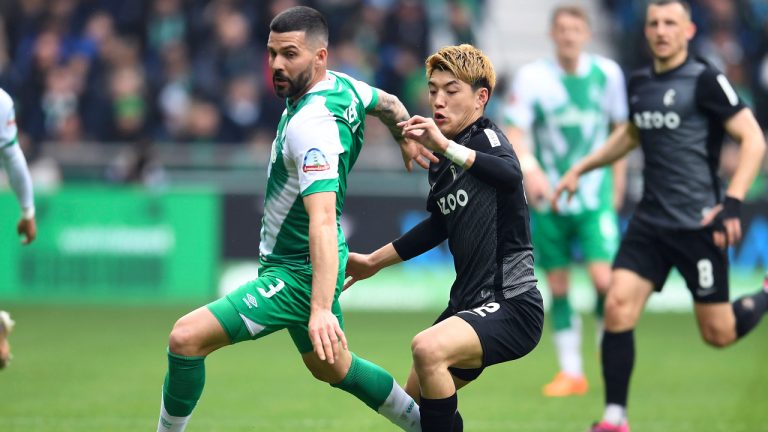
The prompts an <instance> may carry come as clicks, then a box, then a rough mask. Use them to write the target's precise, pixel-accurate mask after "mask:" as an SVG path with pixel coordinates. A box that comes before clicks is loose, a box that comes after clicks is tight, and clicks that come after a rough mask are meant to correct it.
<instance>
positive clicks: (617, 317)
mask: <svg viewBox="0 0 768 432" xmlns="http://www.w3.org/2000/svg"><path fill="white" fill-rule="evenodd" d="M651 293H653V283H652V282H651V281H650V280H648V279H646V278H644V277H643V276H641V275H639V274H637V273H635V272H634V271H632V270H627V269H622V268H619V269H614V271H613V272H612V274H611V284H610V288H608V294H607V296H606V298H605V329H606V330H608V331H611V332H614V333H615V332H622V331H627V330H630V329H632V328H634V327H635V325H636V324H637V321H638V319H639V318H640V314H641V313H642V311H643V308H644V307H645V303H646V302H647V301H648V297H650V295H651Z"/></svg>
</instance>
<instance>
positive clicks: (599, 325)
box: [595, 318, 605, 350]
mask: <svg viewBox="0 0 768 432" xmlns="http://www.w3.org/2000/svg"><path fill="white" fill-rule="evenodd" d="M603 330H605V320H604V319H602V318H595V341H597V349H598V350H600V347H602V345H603Z"/></svg>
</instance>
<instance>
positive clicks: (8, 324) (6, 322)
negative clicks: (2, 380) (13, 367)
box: [0, 311, 15, 369]
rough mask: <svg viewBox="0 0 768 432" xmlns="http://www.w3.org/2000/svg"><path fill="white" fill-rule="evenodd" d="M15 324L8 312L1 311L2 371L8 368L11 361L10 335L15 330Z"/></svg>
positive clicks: (0, 349) (0, 345) (0, 356)
mask: <svg viewBox="0 0 768 432" xmlns="http://www.w3.org/2000/svg"><path fill="white" fill-rule="evenodd" d="M14 324H15V323H14V322H13V320H12V319H11V315H10V314H9V313H8V312H6V311H0V369H3V368H5V367H6V366H8V363H9V362H10V361H11V345H10V344H9V343H8V335H10V334H11V331H12V330H13V326H14Z"/></svg>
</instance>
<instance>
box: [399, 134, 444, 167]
mask: <svg viewBox="0 0 768 432" xmlns="http://www.w3.org/2000/svg"><path fill="white" fill-rule="evenodd" d="M398 143H399V144H400V153H401V154H402V156H403V164H404V165H405V169H406V170H408V172H411V171H413V162H416V163H417V164H418V165H419V166H420V167H422V168H424V169H429V162H430V161H432V162H435V163H437V162H438V159H437V156H435V155H434V154H432V152H431V151H429V149H427V148H426V147H424V146H423V145H421V144H419V143H418V142H416V141H414V140H412V139H407V138H403V139H401V140H399V141H398Z"/></svg>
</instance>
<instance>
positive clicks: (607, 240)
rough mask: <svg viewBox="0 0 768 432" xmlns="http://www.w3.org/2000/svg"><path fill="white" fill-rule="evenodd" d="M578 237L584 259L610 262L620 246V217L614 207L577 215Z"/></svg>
mask: <svg viewBox="0 0 768 432" xmlns="http://www.w3.org/2000/svg"><path fill="white" fill-rule="evenodd" d="M576 219H577V222H576V223H575V230H576V237H577V238H578V239H579V245H580V246H581V251H582V254H583V255H584V261H585V262H587V263H610V262H611V261H613V258H614V257H615V256H616V251H617V250H618V247H619V240H620V234H619V219H618V216H617V215H616V212H615V211H614V210H613V209H610V208H605V209H600V210H592V211H586V212H583V213H581V214H579V215H578V216H576Z"/></svg>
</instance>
